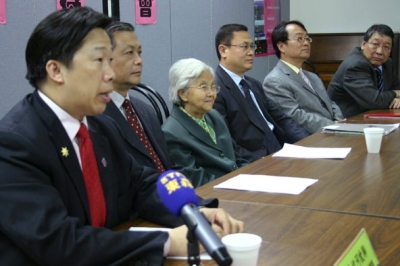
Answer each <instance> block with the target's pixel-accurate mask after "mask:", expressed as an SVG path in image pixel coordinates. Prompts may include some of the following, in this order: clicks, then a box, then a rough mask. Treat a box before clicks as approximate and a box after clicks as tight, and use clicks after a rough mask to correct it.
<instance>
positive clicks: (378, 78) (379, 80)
mask: <svg viewBox="0 0 400 266" xmlns="http://www.w3.org/2000/svg"><path fill="white" fill-rule="evenodd" d="M375 73H376V81H377V83H378V90H379V91H380V92H382V91H383V78H382V70H381V69H380V68H378V67H376V68H375Z"/></svg>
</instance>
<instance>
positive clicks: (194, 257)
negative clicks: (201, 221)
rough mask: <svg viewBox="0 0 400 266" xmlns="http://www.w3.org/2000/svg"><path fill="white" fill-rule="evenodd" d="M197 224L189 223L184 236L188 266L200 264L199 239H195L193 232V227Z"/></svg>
mask: <svg viewBox="0 0 400 266" xmlns="http://www.w3.org/2000/svg"><path fill="white" fill-rule="evenodd" d="M196 226H197V224H194V225H193V224H191V225H190V226H188V229H189V230H188V233H187V235H186V238H187V240H188V243H187V250H188V265H189V266H199V265H200V263H201V262H200V248H199V241H198V240H197V237H196V235H195V234H194V229H195V228H196Z"/></svg>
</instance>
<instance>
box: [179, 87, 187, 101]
mask: <svg viewBox="0 0 400 266" xmlns="http://www.w3.org/2000/svg"><path fill="white" fill-rule="evenodd" d="M178 96H179V98H181V100H182V101H184V102H187V96H186V91H185V90H183V89H181V90H179V91H178Z"/></svg>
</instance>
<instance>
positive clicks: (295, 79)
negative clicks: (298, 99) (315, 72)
mask: <svg viewBox="0 0 400 266" xmlns="http://www.w3.org/2000/svg"><path fill="white" fill-rule="evenodd" d="M278 66H279V68H280V69H281V70H282V72H283V73H285V74H286V75H287V76H288V77H289V78H290V79H291V80H293V82H294V83H296V84H301V85H302V86H303V88H304V89H305V90H307V91H308V92H310V93H312V94H314V95H315V96H317V97H318V98H319V95H318V94H317V93H315V91H314V90H313V89H312V88H311V87H310V86H309V85H308V84H307V83H306V82H305V81H304V80H303V79H302V78H301V77H300V75H298V74H296V72H294V71H293V69H291V68H290V67H289V66H288V65H286V64H285V63H283V62H282V61H280V60H279V61H278ZM304 74H305V73H304ZM305 75H306V74H305ZM307 78H308V76H307Z"/></svg>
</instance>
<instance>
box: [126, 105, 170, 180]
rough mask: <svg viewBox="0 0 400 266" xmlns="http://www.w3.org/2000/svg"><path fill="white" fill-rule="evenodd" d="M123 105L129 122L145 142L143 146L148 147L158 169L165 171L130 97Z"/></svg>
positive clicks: (160, 171)
mask: <svg viewBox="0 0 400 266" xmlns="http://www.w3.org/2000/svg"><path fill="white" fill-rule="evenodd" d="M122 107H123V108H124V109H125V111H126V117H127V119H128V123H129V124H130V125H131V127H132V129H133V131H134V132H136V135H137V136H138V137H139V139H140V141H141V142H142V143H143V146H144V147H145V148H146V150H147V152H148V153H149V154H150V156H151V158H152V159H153V162H154V164H155V165H156V168H157V171H158V172H159V173H162V172H164V171H165V169H164V166H163V164H162V163H161V160H160V158H159V157H158V155H157V153H156V152H155V151H154V148H153V146H152V145H151V143H150V141H149V139H148V138H147V136H146V134H145V133H144V130H143V128H142V126H141V125H140V123H139V119H138V117H137V115H136V113H135V111H134V110H133V108H132V106H131V103H130V101H129V100H128V99H125V100H124V103H123V104H122Z"/></svg>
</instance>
